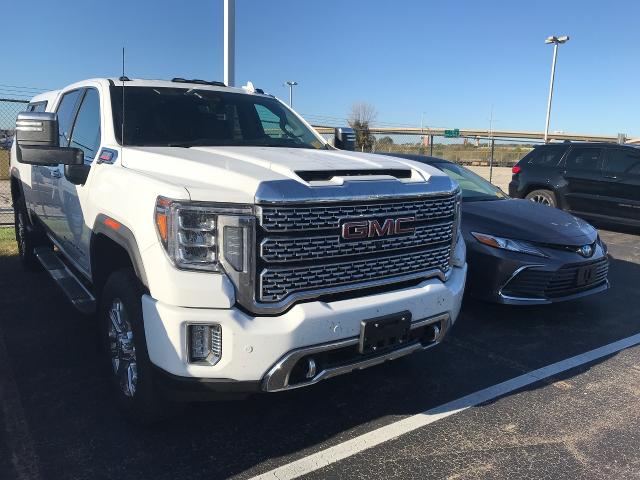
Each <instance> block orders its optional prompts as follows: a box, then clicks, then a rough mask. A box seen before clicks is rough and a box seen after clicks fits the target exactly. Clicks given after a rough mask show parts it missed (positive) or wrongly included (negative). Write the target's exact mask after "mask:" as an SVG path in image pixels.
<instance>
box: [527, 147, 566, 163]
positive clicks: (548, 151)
mask: <svg viewBox="0 0 640 480" xmlns="http://www.w3.org/2000/svg"><path fill="white" fill-rule="evenodd" d="M566 151H567V147H562V146H559V145H558V146H551V147H539V148H535V149H533V151H532V152H531V153H529V155H527V157H526V163H528V164H530V165H538V166H545V167H555V166H556V165H558V163H559V162H560V159H561V158H562V155H563V154H564V152H566Z"/></svg>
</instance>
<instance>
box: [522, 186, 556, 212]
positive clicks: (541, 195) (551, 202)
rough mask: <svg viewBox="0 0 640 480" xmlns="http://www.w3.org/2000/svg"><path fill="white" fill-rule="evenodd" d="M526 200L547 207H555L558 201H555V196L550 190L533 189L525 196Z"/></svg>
mask: <svg viewBox="0 0 640 480" xmlns="http://www.w3.org/2000/svg"><path fill="white" fill-rule="evenodd" d="M524 198H526V199H527V200H531V201H532V202H536V203H541V204H542V205H546V206H547V207H554V208H555V207H557V206H558V202H557V201H556V196H555V194H554V193H553V192H552V191H551V190H533V191H532V192H529V193H528V194H527V196H526V197H524Z"/></svg>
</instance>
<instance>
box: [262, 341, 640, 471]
mask: <svg viewBox="0 0 640 480" xmlns="http://www.w3.org/2000/svg"><path fill="white" fill-rule="evenodd" d="M638 344H640V334H636V335H632V336H631V337H627V338H624V339H622V340H618V341H617V342H613V343H610V344H608V345H605V346H603V347H600V348H596V349H594V350H590V351H589V352H586V353H582V354H580V355H576V356H575V357H571V358H567V359H565V360H561V361H560V362H557V363H552V364H551V365H547V366H546V367H542V368H539V369H537V370H533V371H531V372H529V373H525V374H524V375H520V376H519V377H515V378H512V379H511V380H507V381H505V382H502V383H498V384H497V385H493V386H491V387H488V388H485V389H483V390H479V391H477V392H475V393H472V394H470V395H467V396H465V397H462V398H458V399H457V400H453V401H451V402H449V403H445V404H444V405H440V406H439V407H435V408H432V409H430V410H427V411H425V412H422V413H418V414H417V415H412V416H411V417H407V418H404V419H402V420H399V421H397V422H394V423H391V424H389V425H385V426H384V427H381V428H378V429H376V430H373V431H371V432H368V433H365V434H363V435H359V436H357V437H354V438H352V439H350V440H347V441H346V442H342V443H340V444H338V445H334V446H333V447H329V448H327V449H325V450H321V451H319V452H316V453H312V454H311V455H308V456H306V457H303V458H301V459H299V460H295V461H293V462H291V463H288V464H286V465H282V466H280V467H278V468H275V469H273V470H271V471H269V472H266V473H263V474H261V475H257V476H255V477H252V478H251V479H250V480H258V479H261V480H262V479H264V480H267V479H268V480H273V479H276V480H288V479H293V478H298V477H300V476H302V475H305V474H307V473H311V472H314V471H316V470H319V469H321V468H323V467H326V466H328V465H331V464H332V463H336V462H338V461H340V460H343V459H345V458H348V457H351V456H353V455H355V454H357V453H360V452H362V451H364V450H367V449H369V448H372V447H375V446H376V445H380V444H381V443H384V442H388V441H389V440H393V439H395V438H398V437H399V436H401V435H404V434H405V433H409V432H412V431H414V430H416V429H418V428H421V427H424V426H426V425H429V424H430V423H434V422H437V421H438V420H441V419H443V418H446V417H450V416H451V415H455V414H456V413H459V412H462V411H464V410H466V409H468V408H470V407H474V406H476V405H479V404H481V403H484V402H488V401H489V400H493V399H495V398H497V397H500V396H502V395H505V394H507V393H510V392H513V391H515V390H518V389H520V388H522V387H526V386H527V385H531V384H533V383H536V382H539V381H540V380H544V379H545V378H549V377H552V376H554V375H557V374H559V373H562V372H565V371H567V370H570V369H572V368H575V367H578V366H580V365H584V364H586V363H589V362H593V361H594V360H598V359H600V358H602V357H606V356H607V355H611V354H613V353H616V352H619V351H621V350H624V349H625V348H629V347H633V346H634V345H638Z"/></svg>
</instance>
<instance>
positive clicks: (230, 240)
mask: <svg viewBox="0 0 640 480" xmlns="http://www.w3.org/2000/svg"><path fill="white" fill-rule="evenodd" d="M223 243H224V258H225V259H226V260H227V262H229V265H231V266H232V267H233V268H234V269H235V270H236V271H237V272H243V271H244V228H242V227H231V226H225V227H224V242H223Z"/></svg>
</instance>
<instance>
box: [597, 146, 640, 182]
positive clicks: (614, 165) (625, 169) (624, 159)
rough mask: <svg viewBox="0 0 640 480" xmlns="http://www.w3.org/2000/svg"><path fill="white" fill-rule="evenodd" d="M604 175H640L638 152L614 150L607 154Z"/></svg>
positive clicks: (639, 156)
mask: <svg viewBox="0 0 640 480" xmlns="http://www.w3.org/2000/svg"><path fill="white" fill-rule="evenodd" d="M604 173H605V174H606V175H610V176H616V177H617V176H626V175H634V174H635V175H637V174H638V173H640V151H638V152H635V151H633V150H631V149H623V148H614V149H611V150H609V151H608V152H607V160H606V161H605V163H604Z"/></svg>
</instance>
